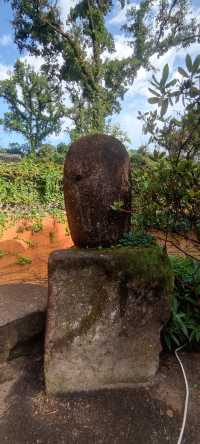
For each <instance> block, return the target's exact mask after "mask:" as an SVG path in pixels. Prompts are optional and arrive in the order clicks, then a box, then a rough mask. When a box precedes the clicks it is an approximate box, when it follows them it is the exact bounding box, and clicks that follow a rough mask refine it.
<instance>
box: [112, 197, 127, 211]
mask: <svg viewBox="0 0 200 444" xmlns="http://www.w3.org/2000/svg"><path fill="white" fill-rule="evenodd" d="M123 207H124V202H123V200H115V201H114V202H113V205H111V208H112V210H114V211H122V210H123Z"/></svg>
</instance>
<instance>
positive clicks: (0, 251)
mask: <svg viewBox="0 0 200 444" xmlns="http://www.w3.org/2000/svg"><path fill="white" fill-rule="evenodd" d="M5 254H6V253H5V251H3V250H0V258H1V257H4V256H5Z"/></svg>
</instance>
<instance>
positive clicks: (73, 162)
mask: <svg viewBox="0 0 200 444" xmlns="http://www.w3.org/2000/svg"><path fill="white" fill-rule="evenodd" d="M129 175H130V163H129V157H128V154H127V151H126V149H125V148H124V146H123V145H122V144H121V142H119V141H118V140H117V139H115V138H114V137H112V136H107V135H101V134H95V135H91V136H86V137H82V138H81V139H79V140H78V141H77V142H75V143H73V144H72V145H71V147H70V149H69V152H68V154H67V157H66V161H65V169H64V195H65V206H66V211H67V217H68V222H69V228H70V232H71V236H72V239H73V241H74V244H75V245H76V246H79V247H96V246H99V245H102V246H109V245H112V244H115V243H116V242H117V241H118V240H119V239H120V238H121V237H122V236H123V234H124V233H125V232H127V231H128V230H129V224H130V214H129V213H126V212H121V211H114V210H113V209H112V208H111V206H112V205H113V203H114V202H116V201H117V202H119V201H122V202H123V209H125V210H130V207H131V193H130V183H129Z"/></svg>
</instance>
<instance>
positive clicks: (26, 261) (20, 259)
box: [16, 256, 32, 265]
mask: <svg viewBox="0 0 200 444" xmlns="http://www.w3.org/2000/svg"><path fill="white" fill-rule="evenodd" d="M31 263H32V259H30V257H26V256H19V257H18V258H17V261H16V264H18V265H27V264H31Z"/></svg>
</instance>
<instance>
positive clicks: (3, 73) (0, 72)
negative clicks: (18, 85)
mask: <svg viewBox="0 0 200 444" xmlns="http://www.w3.org/2000/svg"><path fill="white" fill-rule="evenodd" d="M12 71H13V66H11V65H3V64H2V63H0V80H5V79H7V78H8V77H9V76H10V74H11V72H12Z"/></svg>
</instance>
